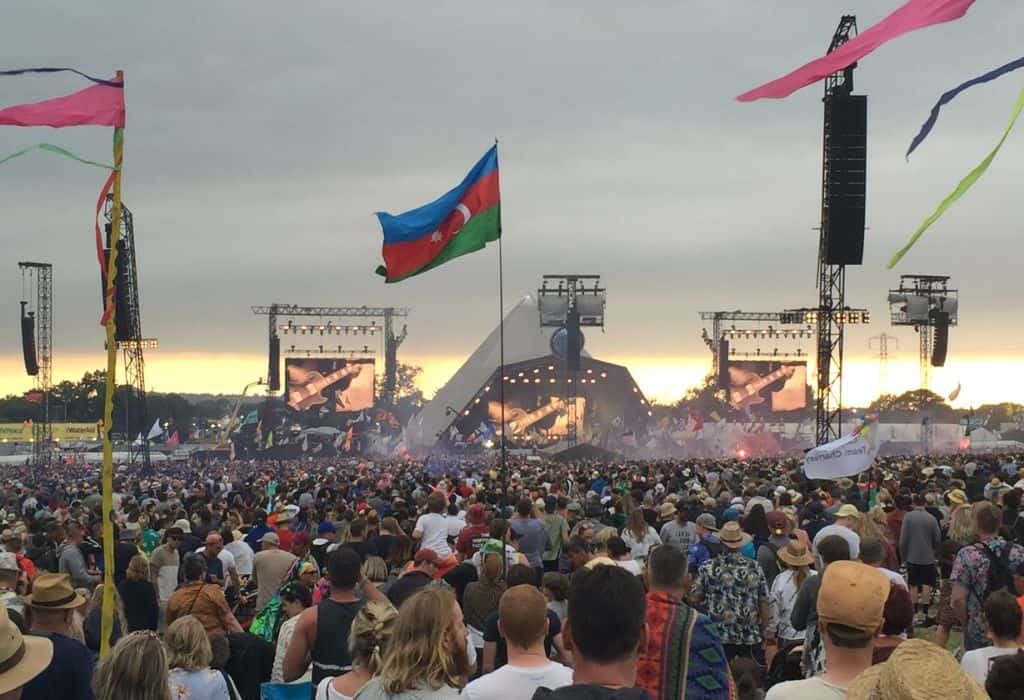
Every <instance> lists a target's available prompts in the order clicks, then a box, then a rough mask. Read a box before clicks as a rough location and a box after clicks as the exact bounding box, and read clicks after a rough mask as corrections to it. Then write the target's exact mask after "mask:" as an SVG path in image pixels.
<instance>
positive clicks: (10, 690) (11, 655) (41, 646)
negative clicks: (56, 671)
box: [0, 605, 53, 700]
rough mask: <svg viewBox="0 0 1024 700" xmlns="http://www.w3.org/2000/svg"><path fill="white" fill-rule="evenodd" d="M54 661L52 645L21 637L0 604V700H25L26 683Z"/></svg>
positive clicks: (40, 640)
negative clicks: (23, 699) (19, 699)
mask: <svg viewBox="0 0 1024 700" xmlns="http://www.w3.org/2000/svg"><path fill="white" fill-rule="evenodd" d="M52 660H53V642H52V641H51V640H49V639H43V638H42V637H36V636H24V635H23V633H22V631H21V629H20V628H19V627H18V625H16V624H15V623H14V621H12V620H11V619H10V617H9V615H8V610H7V608H6V607H4V606H2V605H0V669H2V670H0V700H17V698H20V697H24V691H23V690H22V689H23V688H24V686H25V684H26V683H28V682H29V681H31V680H32V679H34V678H36V677H37V676H38V675H39V674H41V673H43V672H44V671H45V670H46V669H47V668H48V667H49V666H50V664H51V662H52Z"/></svg>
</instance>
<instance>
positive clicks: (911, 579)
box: [907, 562, 939, 588]
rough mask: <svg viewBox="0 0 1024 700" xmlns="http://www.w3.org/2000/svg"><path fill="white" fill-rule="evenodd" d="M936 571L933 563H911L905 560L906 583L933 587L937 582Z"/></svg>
mask: <svg viewBox="0 0 1024 700" xmlns="http://www.w3.org/2000/svg"><path fill="white" fill-rule="evenodd" d="M938 580H939V577H938V572H937V571H936V569H935V564H911V563H910V562H907V583H909V584H910V586H911V587H912V588H913V587H914V586H931V587H933V588H934V587H935V585H936V584H937V583H938Z"/></svg>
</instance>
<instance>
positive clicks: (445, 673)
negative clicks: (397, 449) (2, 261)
mask: <svg viewBox="0 0 1024 700" xmlns="http://www.w3.org/2000/svg"><path fill="white" fill-rule="evenodd" d="M2 481H3V494H4V496H3V500H2V502H0V503H2V509H0V519H2V521H3V525H2V528H3V529H2V534H0V537H2V551H0V601H2V603H3V604H2V605H0V700H8V699H10V698H14V699H16V698H19V697H20V698H25V699H26V700H54V699H55V698H59V699H60V700H92V699H93V698H96V699H98V700H136V699H137V700H151V699H152V700H170V699H173V700H186V699H187V700H207V699H209V700H236V699H244V700H260V699H261V698H266V699H268V700H280V699H284V698H303V700H306V699H307V698H313V699H315V700H351V699H353V698H356V699H357V700H427V699H431V698H456V697H459V696H462V697H465V698H468V699H470V700H488V699H493V700H530V699H537V700H547V699H550V700H589V699H592V698H593V699H604V698H623V699H634V698H635V699H637V700H642V699H647V698H653V699H656V700H680V699H682V698H686V699H702V698H707V699H719V698H721V699H723V700H755V699H767V700H804V699H807V700H811V699H813V700H819V699H825V700H828V699H831V698H850V699H851V700H866V699H868V698H875V699H877V700H911V699H914V700H917V699H919V698H937V697H943V698H955V699H957V700H959V699H961V698H964V699H966V698H972V699H973V698H988V697H990V698H992V699H993V700H1004V699H1005V700H1008V699H1010V698H1017V699H1019V698H1024V653H1022V652H1024V642H1022V609H1024V595H1020V596H1019V595H1018V594H1024V546H1022V545H1024V513H1022V511H1021V496H1022V494H1024V461H1021V460H1020V456H1015V455H987V456H983V457H980V456H979V457H976V458H973V457H967V456H950V457H948V458H940V457H936V456H929V457H922V456H918V457H886V458H880V459H878V460H877V461H876V463H875V464H874V466H873V467H872V468H871V469H869V470H868V471H866V472H863V473H861V474H859V475H856V476H854V477H851V478H843V479H839V480H836V481H827V482H826V481H809V480H808V479H806V478H805V476H804V475H803V473H802V472H801V470H800V469H799V463H798V462H796V461H795V460H783V461H775V460H754V461H746V462H739V461H735V460H703V461H702V460H664V461H648V462H635V463H632V462H628V461H617V462H596V461H590V462H574V463H559V462H555V461H551V460H546V459H537V458H536V457H531V458H529V459H525V458H521V457H515V458H510V461H509V462H508V463H507V464H505V465H504V466H502V465H500V464H498V463H496V462H495V461H493V460H485V459H483V458H481V459H479V460H476V461H473V460H469V459H455V460H452V461H450V462H443V461H439V460H437V459H433V460H431V461H430V462H428V463H426V464H425V463H423V462H418V461H411V460H407V461H401V462H387V463H381V462H377V463H374V462H369V461H364V460H353V459H335V460H316V461H314V460H304V461H301V462H300V461H293V462H288V461H259V460H254V461H249V462H237V461H234V462H223V461H218V462H210V463H200V462H189V463H179V464H175V465H168V466H161V467H159V469H158V470H156V471H154V472H150V473H148V474H144V473H140V470H139V469H138V468H137V467H131V468H129V467H128V466H122V467H120V468H119V469H118V472H117V475H116V477H115V480H114V493H113V496H112V500H113V511H112V512H111V514H110V516H111V518H112V519H113V520H114V523H115V524H114V531H115V533H116V535H115V540H116V543H115V544H114V545H113V557H112V560H113V563H114V571H113V576H112V579H113V582H114V584H115V585H114V590H113V591H112V592H110V593H112V598H113V600H114V605H113V616H112V624H110V625H109V628H110V629H111V633H110V636H109V638H108V639H107V640H106V642H107V645H109V651H107V652H106V653H105V654H104V655H103V657H102V659H100V650H101V647H103V646H105V645H104V644H102V641H103V640H102V637H103V634H104V632H103V630H104V624H103V605H102V601H103V598H104V594H105V591H104V585H103V581H104V571H103V569H104V561H105V560H104V551H103V546H104V545H103V540H102V517H103V507H102V497H101V495H100V492H99V487H98V483H99V480H98V475H97V473H96V468H95V467H89V466H78V465H60V466H56V465H55V466H53V467H11V468H8V469H7V471H6V472H5V473H4V474H3V475H2Z"/></svg>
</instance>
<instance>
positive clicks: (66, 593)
mask: <svg viewBox="0 0 1024 700" xmlns="http://www.w3.org/2000/svg"><path fill="white" fill-rule="evenodd" d="M84 603H85V597H84V596H83V595H81V594H80V593H78V592H77V591H75V589H74V588H72V587H71V577H70V576H68V575H67V574H50V573H46V574H39V576H37V577H36V580H35V581H34V582H33V584H32V593H30V594H29V595H27V596H25V604H26V605H29V606H30V607H33V608H40V609H43V610H72V609H74V608H78V607H80V606H82V605H83V604H84Z"/></svg>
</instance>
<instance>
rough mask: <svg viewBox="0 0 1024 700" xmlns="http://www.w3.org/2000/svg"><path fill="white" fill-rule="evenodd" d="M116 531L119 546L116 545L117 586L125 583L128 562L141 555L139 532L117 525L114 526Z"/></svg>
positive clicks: (115, 571)
mask: <svg viewBox="0 0 1024 700" xmlns="http://www.w3.org/2000/svg"><path fill="white" fill-rule="evenodd" d="M114 530H115V532H116V536H117V544H115V545H114V584H115V585H117V584H120V583H121V581H124V575H125V572H126V571H127V570H128V562H130V561H131V560H132V557H134V556H135V555H136V554H138V553H139V546H138V536H139V531H138V530H130V529H128V528H126V527H118V526H117V525H115V526H114Z"/></svg>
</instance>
